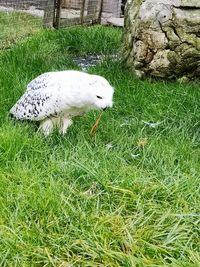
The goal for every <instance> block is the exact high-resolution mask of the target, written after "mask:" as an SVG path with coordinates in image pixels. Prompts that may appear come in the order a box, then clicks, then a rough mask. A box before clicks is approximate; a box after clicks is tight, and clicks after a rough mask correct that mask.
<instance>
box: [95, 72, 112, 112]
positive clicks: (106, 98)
mask: <svg viewBox="0 0 200 267" xmlns="http://www.w3.org/2000/svg"><path fill="white" fill-rule="evenodd" d="M93 76H94V81H92V82H91V83H90V87H91V88H90V101H91V102H90V105H91V107H92V108H94V109H103V110H104V109H106V108H111V107H112V105H113V94H114V88H113V87H112V86H111V85H110V84H109V82H108V81H107V80H106V79H105V78H103V77H101V76H97V75H93Z"/></svg>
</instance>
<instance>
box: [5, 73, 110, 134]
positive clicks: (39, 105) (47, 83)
mask: <svg viewBox="0 0 200 267" xmlns="http://www.w3.org/2000/svg"><path fill="white" fill-rule="evenodd" d="M113 93H114V89H113V87H112V86H111V85H110V84H109V82H108V81H107V80H106V79H105V78H103V77H101V76H98V75H92V74H88V73H84V72H80V71H73V70H67V71H57V72H47V73H44V74H42V75H40V76H38V77H37V78H35V79H34V80H32V81H31V82H30V83H29V84H28V85H27V89H26V91H25V93H24V95H22V97H21V98H20V99H19V100H18V101H17V103H16V104H15V105H14V106H13V107H12V108H11V110H10V114H11V115H12V116H14V117H15V118H17V119H19V120H30V121H39V122H40V127H39V129H40V130H41V131H42V132H43V133H44V135H45V136H48V135H49V134H51V133H52V131H53V129H54V127H57V128H58V129H59V132H60V133H61V134H65V133H66V132H67V129H68V127H69V126H70V125H71V124H72V118H73V117H75V116H80V115H83V114H84V113H86V112H88V111H90V110H92V109H106V108H107V107H112V104H113V103H112V99H113Z"/></svg>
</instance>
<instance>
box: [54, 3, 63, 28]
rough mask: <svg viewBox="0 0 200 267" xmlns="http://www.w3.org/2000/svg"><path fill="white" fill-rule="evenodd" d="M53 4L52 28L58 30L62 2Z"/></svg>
mask: <svg viewBox="0 0 200 267" xmlns="http://www.w3.org/2000/svg"><path fill="white" fill-rule="evenodd" d="M55 2H56V3H55V20H54V24H53V26H54V28H56V29H58V28H59V27H60V15H61V7H62V0H55Z"/></svg>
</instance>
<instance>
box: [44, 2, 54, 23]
mask: <svg viewBox="0 0 200 267" xmlns="http://www.w3.org/2000/svg"><path fill="white" fill-rule="evenodd" d="M54 18H55V0H47V3H46V6H45V9H44V17H43V27H44V28H51V27H53V26H54Z"/></svg>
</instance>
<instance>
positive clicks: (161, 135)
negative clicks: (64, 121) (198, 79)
mask: <svg viewBox="0 0 200 267" xmlns="http://www.w3.org/2000/svg"><path fill="white" fill-rule="evenodd" d="M120 45H121V31H120V30H118V29H114V28H105V27H100V26H95V27H89V28H87V27H84V28H81V27H72V28H68V29H65V30H61V31H40V32H39V33H37V34H35V35H34V36H33V37H31V38H30V37H29V38H28V39H27V40H24V41H23V42H18V43H17V44H16V45H15V46H14V47H12V48H11V49H10V50H7V51H4V52H3V53H1V55H0V102H1V108H0V127H1V129H0V170H1V171H0V180H1V186H0V254H1V255H0V266H4V267H7V266H20V267H27V266H54V267H55V266H56V267H68V266H99V267H100V266H101V267H103V266H113V267H114V266H124V267H143V266H151V267H155V266H173V267H178V266H180V267H198V266H200V252H199V251H200V238H199V235H200V229H199V223H200V199H199V193H200V186H199V179H200V177H199V176H200V163H199V161H200V145H199V144H200V127H199V126H200V125H199V121H200V112H199V98H200V90H199V84H198V83H188V84H180V83H167V82H162V81H157V82H156V81H151V80H147V81H139V80H138V79H136V78H135V77H134V76H133V75H131V74H130V73H129V72H128V70H126V69H125V68H124V66H123V65H122V63H120V61H112V60H110V59H106V60H105V61H104V62H103V63H102V64H99V65H97V66H96V67H93V68H91V69H90V70H89V71H90V72H92V73H96V74H100V75H103V76H105V77H106V78H107V79H108V80H109V81H110V83H111V84H113V86H114V87H115V96H114V107H113V109H111V110H109V111H106V113H105V114H104V116H103V118H102V121H101V124H100V126H99V129H98V132H97V135H96V137H95V138H91V137H90V135H89V130H90V128H91V126H92V124H93V123H94V121H95V119H96V116H97V114H98V113H97V112H92V113H90V114H88V115H87V116H86V117H82V118H79V119H77V120H76V121H75V123H74V125H73V126H72V127H71V128H70V130H69V132H68V134H67V135H66V136H65V137H61V136H59V135H58V134H57V133H55V134H54V135H53V136H52V137H50V138H44V137H43V136H41V135H40V134H39V133H38V132H37V125H35V124H31V123H19V122H15V121H12V120H11V119H10V118H9V117H8V111H9V109H10V108H11V107H12V105H13V104H14V103H15V102H16V100H17V99H18V98H19V97H20V96H21V94H22V93H23V91H24V90H25V86H26V84H27V83H28V82H29V81H30V80H31V79H32V78H34V77H35V76H37V75H38V74H40V73H42V72H45V71H50V70H63V69H71V68H73V69H78V67H77V66H76V65H75V64H74V63H73V61H72V59H73V57H74V56H76V55H84V54H91V53H92V54H115V53H117V52H118V51H119V48H120ZM151 123H157V124H151Z"/></svg>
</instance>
